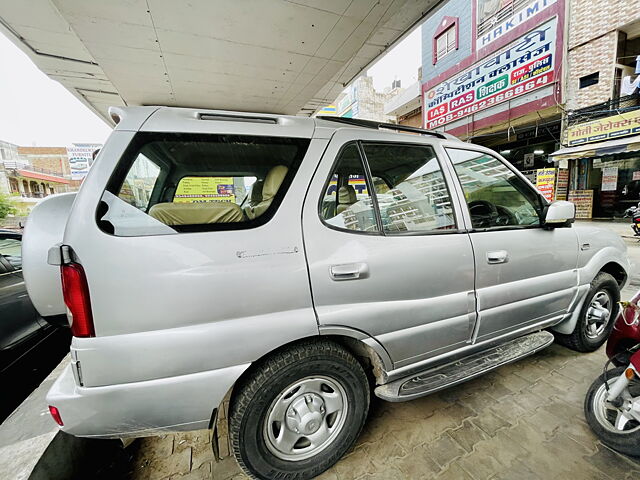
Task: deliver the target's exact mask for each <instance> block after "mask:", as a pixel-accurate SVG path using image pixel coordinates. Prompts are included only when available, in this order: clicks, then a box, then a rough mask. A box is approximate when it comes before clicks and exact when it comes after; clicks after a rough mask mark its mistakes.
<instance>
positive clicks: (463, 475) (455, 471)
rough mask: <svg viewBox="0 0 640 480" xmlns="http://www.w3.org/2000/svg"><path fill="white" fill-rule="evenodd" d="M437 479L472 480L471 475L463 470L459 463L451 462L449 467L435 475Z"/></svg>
mask: <svg viewBox="0 0 640 480" xmlns="http://www.w3.org/2000/svg"><path fill="white" fill-rule="evenodd" d="M436 478H437V479H438V480H473V479H472V478H471V476H470V475H469V474H468V473H467V472H465V471H464V470H463V469H462V468H461V467H460V466H459V465H456V464H455V463H454V464H451V466H449V468H447V469H446V470H444V471H443V472H442V473H441V474H440V475H438V476H437V477H436Z"/></svg>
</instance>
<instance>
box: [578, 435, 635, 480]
mask: <svg viewBox="0 0 640 480" xmlns="http://www.w3.org/2000/svg"><path fill="white" fill-rule="evenodd" d="M583 461H585V463H588V464H589V465H592V466H593V467H595V468H596V469H597V470H598V471H599V472H602V473H603V474H604V475H607V476H608V477H609V478H612V479H620V478H625V476H630V477H631V478H640V460H637V461H636V460H632V459H630V458H629V457H624V456H622V455H620V454H618V453H616V452H614V451H613V450H610V449H609V448H608V447H605V446H604V445H602V444H601V443H600V442H598V443H597V445H596V452H595V453H592V454H590V455H586V456H585V457H583Z"/></svg>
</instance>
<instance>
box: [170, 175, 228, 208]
mask: <svg viewBox="0 0 640 480" xmlns="http://www.w3.org/2000/svg"><path fill="white" fill-rule="evenodd" d="M235 201H236V196H235V191H234V185H233V177H184V178H183V179H182V180H180V183H178V187H177V188H176V193H175V196H174V197H173V202H174V203H203V202H235Z"/></svg>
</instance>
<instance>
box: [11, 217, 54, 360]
mask: <svg viewBox="0 0 640 480" xmlns="http://www.w3.org/2000/svg"><path fill="white" fill-rule="evenodd" d="M21 246H22V234H21V233H20V232H14V231H11V230H1V229H0V371H2V370H3V369H5V368H6V367H7V366H8V364H10V363H11V362H12V360H14V359H15V357H16V355H19V354H20V353H21V352H22V351H23V350H24V347H27V346H28V345H30V344H31V343H32V342H31V341H37V339H39V338H41V337H45V336H47V335H48V334H49V333H51V332H52V330H53V327H51V326H50V325H49V324H48V323H46V322H45V321H44V320H42V318H40V315H38V312H36V309H35V308H34V307H33V304H32V303H31V300H29V296H28V295H27V289H26V287H25V284H24V279H23V278H22V254H21V251H22V249H21Z"/></svg>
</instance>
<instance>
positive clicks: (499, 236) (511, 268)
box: [445, 145, 578, 342]
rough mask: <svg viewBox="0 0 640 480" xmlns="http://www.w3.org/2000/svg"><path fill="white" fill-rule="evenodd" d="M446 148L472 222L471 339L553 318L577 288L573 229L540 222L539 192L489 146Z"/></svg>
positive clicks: (562, 313)
mask: <svg viewBox="0 0 640 480" xmlns="http://www.w3.org/2000/svg"><path fill="white" fill-rule="evenodd" d="M445 150H446V152H447V154H448V156H449V157H450V158H451V161H452V163H453V167H454V170H455V172H456V174H457V177H458V179H459V184H458V185H457V188H460V189H461V190H462V192H463V194H464V196H465V199H466V204H467V209H466V210H465V212H464V213H465V216H466V217H467V223H468V224H469V225H470V227H471V228H470V230H469V232H470V234H469V235H470V238H471V243H472V245H473V251H474V254H475V272H476V277H475V284H476V294H477V300H478V306H477V308H478V314H479V316H478V325H477V327H476V329H475V332H474V342H476V341H477V342H480V341H483V340H487V339H491V338H492V337H496V336H500V335H502V334H508V333H509V332H514V331H517V330H519V329H527V328H530V327H531V326H535V325H541V326H544V325H548V324H552V323H557V322H558V321H559V320H560V319H562V318H563V317H564V316H565V315H566V313H567V312H568V309H569V306H570V305H571V302H572V300H573V299H574V298H575V296H576V292H577V283H578V281H577V280H578V276H577V275H578V273H577V269H576V262H577V255H578V240H577V236H576V233H575V230H574V229H573V228H554V229H548V228H544V227H543V225H542V224H543V216H544V203H543V200H542V197H541V195H540V194H539V193H538V192H537V190H535V189H534V188H533V187H532V186H531V185H530V184H529V183H528V182H526V181H525V180H524V178H523V177H522V175H521V174H520V173H519V172H517V171H516V170H515V169H514V168H513V167H512V166H510V165H508V164H507V163H505V162H503V161H502V160H501V159H500V158H498V157H497V156H495V155H494V154H492V153H490V152H489V151H488V150H487V151H482V150H473V149H469V148H465V147H463V148H460V147H459V146H458V145H455V146H452V147H451V148H445Z"/></svg>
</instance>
